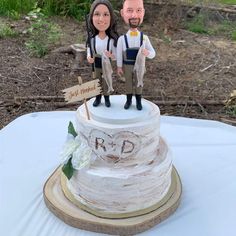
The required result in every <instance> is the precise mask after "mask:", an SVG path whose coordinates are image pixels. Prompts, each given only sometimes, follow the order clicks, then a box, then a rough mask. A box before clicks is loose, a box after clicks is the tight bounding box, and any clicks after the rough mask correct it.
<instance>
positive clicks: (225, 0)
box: [217, 0, 236, 5]
mask: <svg viewBox="0 0 236 236" xmlns="http://www.w3.org/2000/svg"><path fill="white" fill-rule="evenodd" d="M217 2H219V3H222V4H232V5H235V4H236V0H218V1H217Z"/></svg>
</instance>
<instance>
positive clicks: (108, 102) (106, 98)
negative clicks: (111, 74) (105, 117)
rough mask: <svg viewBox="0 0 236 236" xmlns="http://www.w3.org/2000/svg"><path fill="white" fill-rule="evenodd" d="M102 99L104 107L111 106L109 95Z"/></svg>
mask: <svg viewBox="0 0 236 236" xmlns="http://www.w3.org/2000/svg"><path fill="white" fill-rule="evenodd" d="M104 99H105V106H106V107H110V106H111V103H110V99H109V96H104Z"/></svg>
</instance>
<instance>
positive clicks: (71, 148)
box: [60, 136, 82, 164]
mask: <svg viewBox="0 0 236 236" xmlns="http://www.w3.org/2000/svg"><path fill="white" fill-rule="evenodd" d="M81 142H82V141H81V138H80V137H79V136H76V138H75V139H71V138H70V139H68V140H67V141H66V143H65V145H64V147H63V150H62V152H61V154H60V156H61V160H62V163H63V164H66V163H67V161H68V159H69V158H70V156H71V155H72V154H73V153H74V152H75V151H76V149H77V148H78V147H79V146H80V144H81Z"/></svg>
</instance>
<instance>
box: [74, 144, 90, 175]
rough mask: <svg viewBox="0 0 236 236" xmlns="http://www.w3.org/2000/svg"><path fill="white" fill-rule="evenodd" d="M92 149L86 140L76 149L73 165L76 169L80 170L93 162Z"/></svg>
mask: <svg viewBox="0 0 236 236" xmlns="http://www.w3.org/2000/svg"><path fill="white" fill-rule="evenodd" d="M91 157H92V149H91V148H90V147H89V146H88V145H86V144H85V143H84V142H82V143H81V144H80V146H79V147H78V148H77V149H76V150H75V152H74V153H73V157H72V166H73V168H74V169H76V170H80V169H82V168H84V167H86V166H88V165H89V164H90V162H91Z"/></svg>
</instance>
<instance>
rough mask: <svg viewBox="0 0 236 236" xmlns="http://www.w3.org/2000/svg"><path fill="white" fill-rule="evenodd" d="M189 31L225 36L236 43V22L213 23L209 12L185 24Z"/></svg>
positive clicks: (200, 14)
mask: <svg viewBox="0 0 236 236" xmlns="http://www.w3.org/2000/svg"><path fill="white" fill-rule="evenodd" d="M185 27H186V28H187V30H189V31H192V32H194V33H200V34H208V35H223V36H225V37H227V38H228V39H230V40H233V41H236V22H234V21H229V20H225V19H224V20H220V21H211V20H210V19H209V14H208V13H207V12H204V13H199V14H198V15H196V16H195V17H194V18H193V19H191V20H190V21H187V22H186V23H185Z"/></svg>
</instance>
